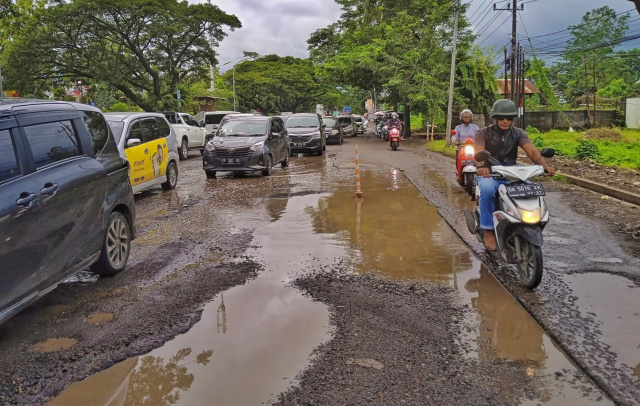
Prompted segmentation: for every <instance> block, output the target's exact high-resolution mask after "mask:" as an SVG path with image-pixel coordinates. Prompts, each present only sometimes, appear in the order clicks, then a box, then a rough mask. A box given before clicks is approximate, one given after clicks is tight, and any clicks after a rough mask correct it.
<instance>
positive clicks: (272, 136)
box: [271, 132, 282, 138]
mask: <svg viewBox="0 0 640 406" xmlns="http://www.w3.org/2000/svg"><path fill="white" fill-rule="evenodd" d="M281 135H282V134H280V133H275V132H274V133H271V138H278V137H280V136H281Z"/></svg>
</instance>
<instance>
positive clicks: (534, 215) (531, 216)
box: [518, 207, 540, 224]
mask: <svg viewBox="0 0 640 406" xmlns="http://www.w3.org/2000/svg"><path fill="white" fill-rule="evenodd" d="M518 210H519V211H520V217H521V218H522V221H523V222H524V223H529V224H536V223H539V222H540V207H538V208H537V209H535V210H531V211H529V210H524V209H518Z"/></svg>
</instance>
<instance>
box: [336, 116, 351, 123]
mask: <svg viewBox="0 0 640 406" xmlns="http://www.w3.org/2000/svg"><path fill="white" fill-rule="evenodd" d="M338 122H339V123H340V124H346V123H348V124H351V117H338Z"/></svg>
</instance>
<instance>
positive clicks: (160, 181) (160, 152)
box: [104, 113, 179, 193]
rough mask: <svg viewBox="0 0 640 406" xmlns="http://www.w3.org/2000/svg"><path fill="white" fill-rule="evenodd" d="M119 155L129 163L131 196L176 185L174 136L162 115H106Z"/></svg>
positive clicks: (176, 167)
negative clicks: (154, 188) (155, 187)
mask: <svg viewBox="0 0 640 406" xmlns="http://www.w3.org/2000/svg"><path fill="white" fill-rule="evenodd" d="M104 116H105V118H106V120H107V123H108V124H109V126H110V127H111V131H112V132H113V135H114V138H115V140H116V145H117V146H118V151H119V152H120V155H121V156H122V157H123V158H126V159H127V160H128V161H129V165H130V170H129V178H130V181H131V186H132V187H133V192H134V193H138V192H141V191H143V190H146V189H149V188H152V187H154V186H158V185H160V186H162V188H163V189H165V190H171V189H175V187H176V185H177V184H178V159H179V158H178V142H177V139H176V133H175V132H174V131H173V128H171V126H170V125H169V122H168V121H167V119H166V118H165V116H164V114H161V113H105V114H104Z"/></svg>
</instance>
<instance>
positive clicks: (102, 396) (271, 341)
mask: <svg viewBox="0 0 640 406" xmlns="http://www.w3.org/2000/svg"><path fill="white" fill-rule="evenodd" d="M327 165H330V161H329V163H328V164H327ZM299 167H300V169H301V170H308V169H309V168H305V167H304V166H303V165H300V166H299ZM294 169H295V167H294ZM327 173H328V175H330V176H328V175H327V176H325V172H324V171H318V172H313V171H310V173H309V175H308V177H307V178H306V182H305V185H299V184H298V185H297V186H295V187H288V186H289V185H291V184H293V183H294V182H291V176H290V175H287V174H285V173H276V174H274V176H273V178H274V179H269V180H268V182H269V183H271V185H270V186H269V188H270V190H271V193H272V194H275V196H281V194H278V193H280V192H281V189H282V187H284V188H285V189H286V190H287V192H288V193H289V194H290V195H292V196H293V197H291V198H288V199H287V198H286V197H282V198H278V197H276V198H266V199H265V198H262V199H254V201H252V202H243V204H240V205H238V206H234V207H220V208H219V209H218V211H217V214H218V215H222V216H224V215H235V218H236V219H238V220H237V221H238V224H237V229H238V230H241V229H242V228H243V227H244V225H246V224H251V225H255V224H257V223H259V222H260V221H264V219H265V214H264V213H265V211H266V213H267V216H266V217H267V218H268V220H269V222H268V223H267V224H266V225H265V224H264V223H263V225H262V226H260V227H258V228H257V229H256V231H255V232H254V240H253V243H252V248H251V249H250V250H249V251H247V252H246V253H245V254H246V255H248V256H250V257H252V258H254V259H255V260H256V261H259V262H260V263H262V264H264V267H265V269H264V271H263V272H262V273H261V274H260V275H259V277H258V278H257V279H255V280H252V281H249V282H247V283H246V284H245V285H242V286H237V287H235V288H232V289H230V290H228V291H226V292H224V294H221V295H220V296H218V297H217V298H216V299H215V300H214V301H212V302H211V303H209V304H207V305H206V306H205V307H204V311H203V313H202V318H201V320H200V321H199V322H198V323H196V324H195V325H194V326H193V327H192V329H191V330H189V331H188V332H187V333H185V334H182V335H180V336H178V337H176V338H175V339H174V340H172V341H170V342H168V343H166V344H165V345H164V346H162V347H160V348H158V349H156V350H154V351H152V352H150V353H149V354H146V355H143V356H140V357H137V358H133V359H129V360H126V361H124V362H122V363H120V364H117V365H115V366H114V367H112V368H110V369H108V370H106V371H103V372H102V373H100V374H97V375H94V376H92V377H89V378H87V379H86V380H85V381H82V382H79V383H76V384H73V385H71V386H69V387H68V388H67V390H65V392H63V393H62V394H61V395H60V396H59V397H58V398H56V399H54V401H53V402H52V403H51V404H52V405H63V404H83V405H87V406H91V405H107V404H114V402H116V403H117V404H122V405H135V404H141V403H143V402H144V403H146V404H157V405H163V404H164V405H169V404H171V405H174V404H175V405H191V404H261V403H263V402H267V401H269V400H275V397H276V396H277V395H278V393H280V392H281V391H285V390H287V388H288V387H290V386H291V385H295V384H296V376H297V375H298V374H299V373H300V372H301V371H302V370H303V369H304V368H305V367H306V366H308V365H309V363H310V362H312V360H313V359H312V353H313V349H314V348H316V347H317V346H318V345H320V344H322V343H323V342H326V341H327V340H329V339H330V338H331V327H330V326H329V311H328V309H327V307H326V306H325V305H324V304H322V303H319V302H312V301H311V300H310V299H309V298H307V297H306V296H304V295H303V294H302V293H301V292H300V291H298V290H297V289H295V288H293V287H291V286H290V282H291V281H292V280H293V279H294V278H295V277H296V276H299V275H301V274H304V273H306V272H312V271H318V270H319V269H322V268H329V269H330V268H331V266H333V265H339V266H340V267H345V265H346V266H347V267H349V268H350V269H352V270H353V271H355V272H359V273H365V272H376V273H380V274H382V275H384V276H386V277H388V278H391V279H402V280H407V279H427V280H429V281H431V282H434V283H442V284H448V285H450V286H452V287H454V288H455V289H456V290H457V291H458V292H459V294H460V300H462V302H463V304H466V305H468V307H469V309H470V310H469V312H467V317H466V320H464V321H463V322H464V323H463V324H464V328H463V331H464V334H463V336H462V337H460V338H459V344H460V345H461V346H463V347H464V348H466V349H467V350H468V356H469V357H476V358H480V357H491V358H500V359H503V360H505V361H507V362H514V363H517V364H518V365H522V368H523V369H524V370H525V371H526V372H527V373H528V374H529V375H530V376H531V377H532V378H533V379H536V380H537V381H536V382H537V383H538V385H539V387H542V388H543V389H544V396H542V397H541V398H539V399H532V400H527V399H521V401H522V404H532V405H533V404H541V403H544V404H548V405H556V404H557V405H561V404H562V405H566V404H590V403H594V402H597V403H598V404H608V401H607V400H606V398H605V399H604V400H602V401H600V402H598V399H599V398H600V399H602V398H603V395H602V394H601V393H600V392H599V390H598V389H596V388H595V386H594V385H593V384H592V383H591V382H590V381H588V380H587V379H586V378H585V377H584V375H582V374H581V373H580V372H579V371H578V370H577V369H576V368H575V367H574V366H573V364H572V363H571V362H570V361H569V360H568V359H567V358H566V356H565V355H564V354H563V353H562V352H561V351H560V350H559V349H558V347H557V346H556V345H555V344H554V343H553V342H552V340H551V339H550V338H549V337H548V336H547V335H546V334H545V333H544V331H543V330H542V329H541V328H540V327H539V326H538V325H537V324H536V323H535V322H534V321H533V320H532V319H531V318H530V317H529V315H528V314H527V313H526V312H525V311H524V310H523V309H522V308H521V307H520V306H519V305H518V304H517V302H515V301H514V300H513V298H511V296H509V294H508V293H507V292H506V290H504V289H503V288H502V286H501V285H500V284H499V283H498V282H497V280H496V279H495V278H494V277H493V276H492V275H491V273H490V272H489V271H488V270H487V269H486V268H484V267H483V266H482V264H481V263H480V262H478V261H477V259H476V258H475V257H473V256H472V255H471V254H470V253H469V250H468V248H467V247H466V246H465V245H464V244H463V243H462V242H461V241H460V240H459V239H458V238H457V236H456V235H455V234H454V233H453V232H452V231H451V230H450V229H449V228H448V227H447V225H446V224H445V222H444V221H443V220H442V219H441V218H440V217H439V216H438V214H437V210H436V209H435V208H434V207H433V206H431V205H430V204H429V203H428V202H427V201H426V200H425V199H424V198H423V197H421V196H420V194H419V192H418V191H417V190H416V189H415V188H414V187H413V186H412V185H411V184H410V182H408V181H407V180H406V178H405V177H404V175H403V174H402V173H401V172H400V171H397V170H394V169H391V170H384V171H371V170H365V171H364V172H363V173H362V184H363V189H364V195H365V196H364V199H360V200H356V199H355V196H354V190H352V189H353V187H352V186H350V185H351V184H352V182H351V180H350V177H349V176H350V173H348V172H347V171H343V170H340V169H339V168H335V169H334V170H333V171H327ZM257 180H258V181H259V180H260V179H257ZM217 182H218V183H216V184H215V185H216V186H217V187H218V188H220V193H226V192H227V190H226V188H227V187H229V191H228V192H229V193H231V194H235V193H236V192H235V191H236V190H238V189H237V188H238V186H237V183H241V182H235V179H228V178H223V179H220V180H219V181H217ZM242 183H244V184H245V186H246V185H252V184H253V183H254V180H252V179H243V180H242ZM264 183H265V182H264V181H263V184H264ZM225 184H226V186H225ZM306 184H314V185H315V187H316V190H318V189H320V191H319V192H316V193H309V194H300V195H296V192H299V191H300V190H306V189H307V188H308V185H306ZM221 185H222V186H221ZM278 185H280V187H278ZM283 185H284V186H283ZM262 187H263V188H264V187H265V186H262ZM325 189H327V190H331V192H330V193H324V192H322V191H323V190H325ZM452 193H455V192H452ZM461 201H462V200H461ZM249 206H251V207H249ZM252 212H253V215H251V213H252ZM243 222H244V223H243ZM97 394H99V396H98V395H97Z"/></svg>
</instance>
